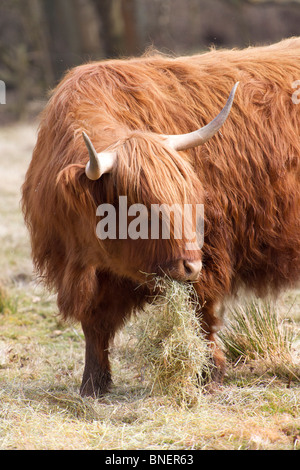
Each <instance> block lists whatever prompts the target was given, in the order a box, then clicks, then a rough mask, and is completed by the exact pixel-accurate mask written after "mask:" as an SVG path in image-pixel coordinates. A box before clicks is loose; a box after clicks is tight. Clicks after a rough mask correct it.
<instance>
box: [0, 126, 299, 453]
mask: <svg viewBox="0 0 300 470" xmlns="http://www.w3.org/2000/svg"><path fill="white" fill-rule="evenodd" d="M36 131H37V126H36V124H35V123H33V124H32V123H18V124H12V125H9V126H4V127H2V128H1V129H0V175H1V182H0V217H1V219H0V239H1V244H0V266H1V272H0V280H1V286H2V287H1V289H2V292H3V294H2V304H3V305H2V307H1V306H0V448H2V449H131V450H133V449H152V450H153V449H159V450H162V449H164V450H165V449H168V450H171V449H217V450H220V449H271V450H273V449H300V420H299V416H300V384H299V380H298V379H297V377H294V376H293V377H292V378H286V377H283V376H278V375H275V374H272V373H271V374H270V371H269V370H268V368H266V367H264V363H263V362H262V363H258V364H256V365H253V364H251V365H249V364H246V363H245V364H242V363H241V361H240V362H239V363H238V364H235V365H234V364H229V365H228V373H227V377H226V380H225V383H224V386H223V387H221V388H220V389H219V390H218V391H217V392H216V393H214V394H204V393H203V394H202V395H201V397H200V399H199V402H198V403H197V404H196V405H194V406H190V407H186V406H182V405H179V404H178V403H177V402H176V401H174V400H172V398H171V397H168V396H165V395H164V394H159V393H154V392H151V383H149V380H148V381H147V380H146V379H145V378H144V376H143V373H142V371H141V370H139V368H138V366H137V365H136V364H135V361H133V360H132V353H133V350H132V347H133V346H132V334H133V331H134V329H132V325H131V324H129V325H128V326H127V328H125V329H124V330H123V331H122V332H121V333H120V334H119V336H118V338H117V340H116V343H115V346H114V347H113V349H112V360H113V361H112V362H113V375H114V381H115V385H114V387H113V389H112V391H111V393H109V394H108V395H107V396H106V397H105V398H103V399H101V400H93V399H90V398H85V399H82V398H80V396H79V395H78V390H79V386H80V380H81V375H82V372H83V366H84V338H83V334H82V331H81V328H80V326H79V325H76V324H75V325H68V324H67V325H66V324H63V323H62V322H61V320H60V318H59V316H58V312H57V307H56V301H55V295H53V294H52V293H48V292H46V291H45V290H44V289H43V287H42V286H41V285H39V284H37V283H36V282H35V280H34V276H33V273H32V264H31V260H30V245H29V239H28V234H27V231H26V228H25V226H24V223H23V219H22V215H21V211H20V203H19V201H20V186H21V184H22V182H23V180H24V176H25V172H26V168H27V166H28V164H29V161H30V158H31V153H32V149H33V146H34V143H35V140H36ZM3 299H4V301H3ZM278 305H279V307H280V309H281V311H282V312H283V315H284V316H285V318H288V319H289V321H290V323H291V325H292V327H293V328H295V329H296V330H297V329H299V325H300V291H297V290H296V291H291V292H288V293H286V294H285V296H284V297H283V298H281V299H280V300H279V303H278ZM137 321H139V320H137ZM295 344H296V346H297V344H299V342H298V343H295ZM297 354H298V351H296V350H295V357H297Z"/></svg>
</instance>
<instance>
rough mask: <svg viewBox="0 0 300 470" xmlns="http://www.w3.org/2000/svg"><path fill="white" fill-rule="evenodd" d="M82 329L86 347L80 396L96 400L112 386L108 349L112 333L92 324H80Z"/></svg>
mask: <svg viewBox="0 0 300 470" xmlns="http://www.w3.org/2000/svg"><path fill="white" fill-rule="evenodd" d="M82 329H83V332H84V336H85V342H86V346H85V367H84V372H83V378H82V383H81V387H80V394H81V396H88V397H94V398H97V397H100V396H101V395H103V394H104V393H106V392H107V391H108V390H109V387H110V385H111V384H112V380H111V372H110V364H109V358H108V354H109V352H108V348H109V343H110V340H111V338H112V336H113V334H114V332H113V331H111V330H108V329H107V327H106V328H105V329H104V328H101V327H100V325H99V324H98V325H96V324H95V323H93V322H82Z"/></svg>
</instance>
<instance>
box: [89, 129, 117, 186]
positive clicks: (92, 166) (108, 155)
mask: <svg viewBox="0 0 300 470" xmlns="http://www.w3.org/2000/svg"><path fill="white" fill-rule="evenodd" d="M82 135H83V138H84V142H85V145H86V146H87V149H88V151H89V156H90V159H89V161H88V163H87V164H86V167H85V174H86V176H87V177H88V178H89V179H90V180H98V179H99V178H101V176H102V175H103V174H104V173H109V172H110V171H111V170H112V168H113V166H114V164H115V161H116V158H117V154H116V152H100V153H97V152H96V150H95V147H94V146H93V144H92V142H91V140H90V138H89V137H88V135H87V134H86V133H85V132H82Z"/></svg>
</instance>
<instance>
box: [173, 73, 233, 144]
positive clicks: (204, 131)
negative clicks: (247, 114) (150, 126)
mask: <svg viewBox="0 0 300 470" xmlns="http://www.w3.org/2000/svg"><path fill="white" fill-rule="evenodd" d="M238 84H239V82H237V83H236V84H235V85H234V87H233V88H232V90H231V92H230V95H229V98H228V100H227V102H226V104H225V106H224V108H223V109H222V111H221V112H220V113H219V114H218V115H217V116H216V117H215V118H214V119H213V120H212V121H211V122H209V123H208V124H207V125H206V126H204V127H201V129H198V130H197V131H193V132H189V133H188V134H178V135H166V136H165V137H166V141H167V144H168V145H169V146H170V147H172V148H173V149H175V150H177V151H180V150H187V149H190V148H193V147H197V146H198V145H202V144H204V143H205V142H206V141H207V140H208V139H210V138H211V137H212V136H213V135H215V134H216V133H217V132H218V130H219V129H220V127H221V126H222V125H223V124H224V122H225V121H226V119H227V117H228V115H229V113H230V110H231V106H232V103H233V99H234V95H235V92H236V89H237V86H238Z"/></svg>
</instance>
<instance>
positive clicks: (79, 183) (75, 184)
mask: <svg viewBox="0 0 300 470" xmlns="http://www.w3.org/2000/svg"><path fill="white" fill-rule="evenodd" d="M86 181H87V180H86V177H85V165H82V164H80V163H74V164H71V165H68V166H66V167H65V168H63V170H61V171H60V172H59V173H58V175H57V178H56V186H57V188H59V189H60V191H62V192H65V193H68V194H73V195H75V196H79V195H80V194H81V193H82V191H85V190H86V187H85V186H86V185H85V182H86Z"/></svg>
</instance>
